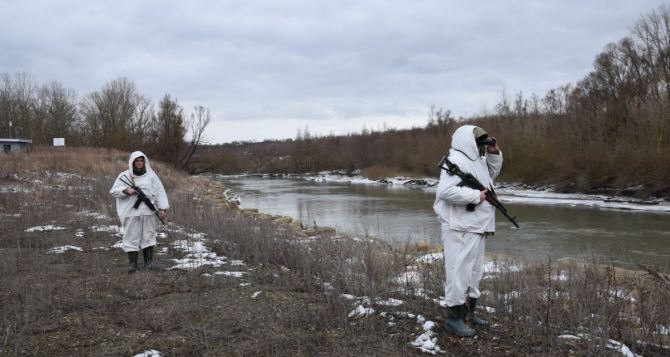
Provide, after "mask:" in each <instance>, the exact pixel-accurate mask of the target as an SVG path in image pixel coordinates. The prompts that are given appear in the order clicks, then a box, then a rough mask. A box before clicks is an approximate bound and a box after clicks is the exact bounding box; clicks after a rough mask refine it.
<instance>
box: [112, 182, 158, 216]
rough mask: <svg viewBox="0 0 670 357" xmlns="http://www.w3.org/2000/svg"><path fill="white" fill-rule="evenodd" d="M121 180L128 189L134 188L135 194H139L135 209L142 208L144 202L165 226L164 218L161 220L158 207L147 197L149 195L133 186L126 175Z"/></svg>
mask: <svg viewBox="0 0 670 357" xmlns="http://www.w3.org/2000/svg"><path fill="white" fill-rule="evenodd" d="M119 180H121V182H123V183H124V184H126V185H127V186H128V187H130V188H132V189H133V190H135V192H137V201H135V204H134V205H133V208H135V209H137V208H138V207H139V206H140V204H142V202H144V204H145V205H147V207H149V209H150V210H152V211H153V212H154V214H155V215H156V217H158V220H159V221H161V223H163V224H165V221H163V218H161V215H160V213H159V212H158V210H157V209H156V206H154V204H153V202H151V199H150V198H149V197H147V195H145V194H144V192H143V191H142V189H140V188H139V187H137V186H135V185H133V184H132V183H131V182H132V181H131V180H130V179H129V178H128V177H127V176H126V175H123V176H121V177H119Z"/></svg>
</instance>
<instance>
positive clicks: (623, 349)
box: [558, 333, 641, 357]
mask: <svg viewBox="0 0 670 357" xmlns="http://www.w3.org/2000/svg"><path fill="white" fill-rule="evenodd" d="M558 338H561V339H566V340H575V341H578V340H582V339H584V340H590V339H591V336H590V335H589V334H586V333H579V334H577V335H571V334H564V335H560V336H558ZM607 348H609V349H612V350H615V351H617V352H620V353H621V354H622V355H624V356H626V357H641V356H640V355H638V354H635V353H634V352H633V351H631V350H630V348H628V346H626V345H625V344H623V343H621V342H619V341H616V340H613V339H609V340H608V342H607Z"/></svg>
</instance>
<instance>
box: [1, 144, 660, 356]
mask: <svg viewBox="0 0 670 357" xmlns="http://www.w3.org/2000/svg"><path fill="white" fill-rule="evenodd" d="M126 156H127V155H126V154H125V153H119V152H115V151H107V150H90V149H87V150H72V149H70V150H64V151H59V152H55V153H54V152H48V151H45V152H35V153H31V154H30V155H26V156H22V157H18V156H17V157H12V161H6V160H3V161H2V162H0V169H2V171H1V172H3V175H2V176H0V202H2V205H0V207H1V208H0V230H2V231H3V232H6V234H4V235H3V236H2V237H1V238H0V279H1V281H0V283H1V286H2V287H3V289H2V294H0V303H1V304H2V306H3V308H2V310H1V311H0V313H1V314H2V319H1V320H0V330H1V331H3V332H4V334H5V338H4V339H3V341H2V345H0V350H1V351H0V353H3V354H26V355H53V356H59V355H73V354H83V355H106V354H113V355H118V354H123V355H134V354H139V353H142V352H144V351H149V350H155V351H158V352H159V353H161V354H164V355H194V354H195V355H318V354H325V355H371V356H375V355H379V356H382V355H383V356H387V355H413V354H417V355H418V354H424V353H435V354H437V353H442V352H446V353H447V354H455V355H464V354H469V355H531V354H542V355H550V356H551V355H556V356H559V355H560V356H562V355H566V354H575V355H599V354H605V353H613V352H616V351H619V352H626V351H632V352H634V353H638V354H645V355H646V354H662V353H665V352H667V351H670V350H668V349H667V345H668V344H670V342H669V341H668V330H670V326H668V325H667V321H670V312H669V311H668V309H667V307H666V306H665V301H667V299H668V298H670V290H668V289H667V285H664V284H666V283H664V282H663V280H659V278H656V277H654V276H652V275H650V274H649V273H647V272H637V273H634V274H632V275H627V274H626V275H624V274H620V273H618V271H617V270H616V269H610V268H606V267H603V266H598V265H595V264H589V263H583V262H571V261H560V262H558V261H557V262H554V261H552V262H546V263H545V264H538V265H532V266H528V265H525V264H521V263H520V262H517V261H514V260H511V259H503V260H497V259H496V260H493V261H492V262H491V263H490V264H489V265H487V273H486V277H485V279H484V281H483V282H482V291H483V292H484V293H483V296H482V298H481V310H480V311H479V313H480V315H481V316H482V317H484V318H486V319H488V320H489V321H491V323H492V324H491V327H490V328H487V329H482V330H480V331H479V336H478V338H476V339H461V338H457V337H453V336H451V335H448V334H447V333H445V332H444V331H443V330H442V328H441V325H442V324H443V323H444V319H445V311H444V307H443V306H442V305H443V302H442V301H443V300H442V298H441V296H440V295H441V291H442V284H443V279H444V273H443V269H442V265H441V264H442V263H441V260H440V256H439V254H434V253H431V252H430V251H428V250H427V248H425V247H419V246H407V247H403V248H394V247H390V246H388V245H386V244H383V243H381V242H379V241H377V240H371V239H366V238H364V237H363V238H358V239H354V238H352V237H347V236H342V235H338V234H337V233H336V232H321V231H319V230H318V228H319V227H317V230H315V231H313V232H311V231H303V230H302V229H303V228H306V227H304V225H303V227H301V231H300V232H301V233H298V232H296V230H294V229H292V228H290V227H288V226H287V224H289V223H290V222H286V221H285V220H282V219H281V218H277V217H271V216H265V215H260V214H251V213H253V212H243V211H240V210H238V209H235V208H233V207H230V206H228V205H222V204H221V202H220V200H221V197H223V196H224V192H225V188H224V187H221V186H216V185H212V182H211V181H210V180H208V179H207V178H204V177H191V176H186V175H183V174H181V173H179V172H176V171H173V170H171V169H169V167H167V166H164V165H161V164H160V163H153V162H152V166H153V167H155V168H156V170H157V171H158V174H159V176H160V177H161V179H162V180H163V183H164V185H165V186H166V189H167V190H168V195H169V197H170V200H171V205H172V208H171V209H170V212H169V217H168V221H169V223H168V224H167V225H166V226H164V227H163V226H162V227H160V232H159V239H158V247H157V257H156V259H157V261H158V264H159V265H160V267H161V268H162V269H161V271H160V272H158V273H153V272H149V271H141V272H139V273H136V274H134V275H128V274H127V273H125V266H126V259H125V255H124V254H123V253H122V252H120V251H119V250H118V248H116V247H117V244H118V242H119V240H120V234H119V227H118V219H117V218H116V217H115V213H114V212H115V210H114V207H113V201H112V199H111V198H110V196H109V194H108V190H109V187H111V184H112V180H113V179H114V177H115V175H116V173H117V172H118V171H121V170H123V169H124V168H125V167H126V165H127V164H126V163H127V157H126ZM229 197H230V196H229ZM659 276H661V278H660V279H664V278H663V277H664V276H663V275H659ZM584 286H588V287H589V288H588V289H584ZM642 306H644V309H641V307H642Z"/></svg>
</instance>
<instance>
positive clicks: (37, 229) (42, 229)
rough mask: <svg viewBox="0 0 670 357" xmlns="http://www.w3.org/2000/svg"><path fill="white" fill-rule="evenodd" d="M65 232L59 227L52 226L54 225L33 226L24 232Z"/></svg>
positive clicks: (63, 228)
mask: <svg viewBox="0 0 670 357" xmlns="http://www.w3.org/2000/svg"><path fill="white" fill-rule="evenodd" d="M63 230H65V227H59V226H54V225H51V224H50V225H47V226H35V227H30V228H28V229H26V230H25V231H26V232H51V231H63Z"/></svg>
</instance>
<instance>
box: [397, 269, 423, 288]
mask: <svg viewBox="0 0 670 357" xmlns="http://www.w3.org/2000/svg"><path fill="white" fill-rule="evenodd" d="M393 282H394V283H396V284H400V285H409V286H418V285H420V283H421V275H420V274H419V273H418V272H416V271H406V272H404V273H402V274H400V275H398V276H397V277H395V278H394V279H393Z"/></svg>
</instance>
